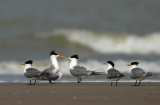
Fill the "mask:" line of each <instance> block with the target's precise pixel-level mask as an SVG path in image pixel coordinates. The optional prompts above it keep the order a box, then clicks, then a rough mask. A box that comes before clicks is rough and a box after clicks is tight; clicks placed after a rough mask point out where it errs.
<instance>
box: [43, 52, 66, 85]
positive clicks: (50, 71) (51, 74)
mask: <svg viewBox="0 0 160 105" xmlns="http://www.w3.org/2000/svg"><path fill="white" fill-rule="evenodd" d="M58 57H60V58H65V57H64V56H61V55H58V54H57V53H55V51H54V50H53V51H51V52H50V60H51V66H50V67H49V68H47V69H45V70H43V71H42V73H41V76H44V77H45V78H46V79H48V80H49V83H52V80H57V79H59V78H61V77H62V73H61V72H59V65H58V61H57V58H58Z"/></svg>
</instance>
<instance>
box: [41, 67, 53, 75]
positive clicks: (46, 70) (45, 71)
mask: <svg viewBox="0 0 160 105" xmlns="http://www.w3.org/2000/svg"><path fill="white" fill-rule="evenodd" d="M54 69H55V67H54V66H51V67H49V68H47V69H45V70H43V71H42V74H46V73H49V72H52V71H53V70H54Z"/></svg>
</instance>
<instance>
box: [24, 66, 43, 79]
mask: <svg viewBox="0 0 160 105" xmlns="http://www.w3.org/2000/svg"><path fill="white" fill-rule="evenodd" d="M40 74H41V72H40V71H39V70H37V69H35V68H28V69H26V73H24V75H25V76H26V77H28V78H33V77H37V76H40Z"/></svg>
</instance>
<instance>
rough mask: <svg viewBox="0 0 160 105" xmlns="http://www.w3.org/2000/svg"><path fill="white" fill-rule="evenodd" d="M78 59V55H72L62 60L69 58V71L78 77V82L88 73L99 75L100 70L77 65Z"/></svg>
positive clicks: (88, 74)
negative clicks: (91, 69)
mask: <svg viewBox="0 0 160 105" xmlns="http://www.w3.org/2000/svg"><path fill="white" fill-rule="evenodd" d="M78 59H79V57H78V55H73V56H71V57H69V58H66V59H64V60H71V62H70V73H71V74H72V75H73V76H75V77H77V78H78V83H80V82H81V79H82V78H87V77H88V76H90V75H101V72H95V71H90V70H87V69H86V68H85V67H83V66H79V65H78V64H77V62H78Z"/></svg>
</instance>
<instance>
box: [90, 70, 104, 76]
mask: <svg viewBox="0 0 160 105" xmlns="http://www.w3.org/2000/svg"><path fill="white" fill-rule="evenodd" d="M103 74H105V72H99V71H98V70H94V71H91V73H90V75H103Z"/></svg>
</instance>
